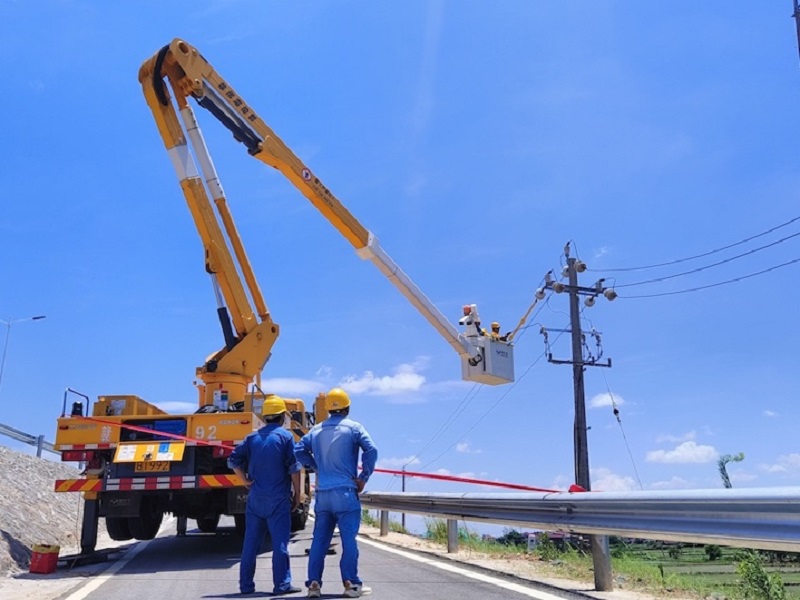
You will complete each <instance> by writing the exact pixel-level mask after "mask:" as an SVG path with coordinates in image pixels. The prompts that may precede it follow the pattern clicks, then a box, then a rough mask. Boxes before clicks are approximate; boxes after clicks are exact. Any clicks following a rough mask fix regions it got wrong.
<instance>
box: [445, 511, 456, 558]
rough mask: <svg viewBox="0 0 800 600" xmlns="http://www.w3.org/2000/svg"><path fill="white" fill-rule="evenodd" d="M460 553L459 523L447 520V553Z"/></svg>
mask: <svg viewBox="0 0 800 600" xmlns="http://www.w3.org/2000/svg"><path fill="white" fill-rule="evenodd" d="M454 552H458V521H456V520H455V519H447V553H448V554H452V553H454Z"/></svg>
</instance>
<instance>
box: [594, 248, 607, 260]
mask: <svg viewBox="0 0 800 600" xmlns="http://www.w3.org/2000/svg"><path fill="white" fill-rule="evenodd" d="M608 253H609V249H608V246H601V247H600V248H597V249H596V250H595V251H594V258H595V260H597V259H598V258H602V257H603V256H605V255H606V254H608Z"/></svg>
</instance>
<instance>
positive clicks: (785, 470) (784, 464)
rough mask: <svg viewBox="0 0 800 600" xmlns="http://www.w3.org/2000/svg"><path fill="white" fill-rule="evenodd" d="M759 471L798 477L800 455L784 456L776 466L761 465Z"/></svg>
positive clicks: (779, 458) (780, 457) (799, 473)
mask: <svg viewBox="0 0 800 600" xmlns="http://www.w3.org/2000/svg"><path fill="white" fill-rule="evenodd" d="M759 469H761V470H762V471H764V472H765V473H771V474H781V475H787V476H790V477H796V476H798V475H800V454H797V453H795V454H782V455H781V456H779V457H778V461H777V462H776V463H775V464H772V465H760V466H759Z"/></svg>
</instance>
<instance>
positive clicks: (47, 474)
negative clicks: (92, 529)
mask: <svg viewBox="0 0 800 600" xmlns="http://www.w3.org/2000/svg"><path fill="white" fill-rule="evenodd" d="M0 473H1V474H2V476H0V577H4V576H7V575H9V574H10V573H15V572H19V571H26V570H27V569H28V566H29V565H30V558H31V547H32V546H33V545H35V544H58V545H59V546H61V555H62V556H63V555H64V554H68V553H73V552H77V551H78V548H79V546H80V530H81V519H82V517H83V510H82V509H83V498H82V497H81V494H79V493H59V494H57V493H55V492H54V491H53V485H54V482H55V480H56V479H72V478H76V477H78V476H79V472H78V470H77V469H75V468H74V467H72V466H70V465H68V464H61V463H55V462H52V461H49V460H43V459H40V458H36V457H35V456H31V455H29V454H23V453H21V452H16V451H14V450H10V449H8V448H6V447H4V446H0Z"/></svg>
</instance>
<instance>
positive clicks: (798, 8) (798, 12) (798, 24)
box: [792, 0, 800, 52]
mask: <svg viewBox="0 0 800 600" xmlns="http://www.w3.org/2000/svg"><path fill="white" fill-rule="evenodd" d="M792 16H793V17H794V25H795V28H796V29H797V50H798V52H800V2H798V0H794V12H793V13H792Z"/></svg>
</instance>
